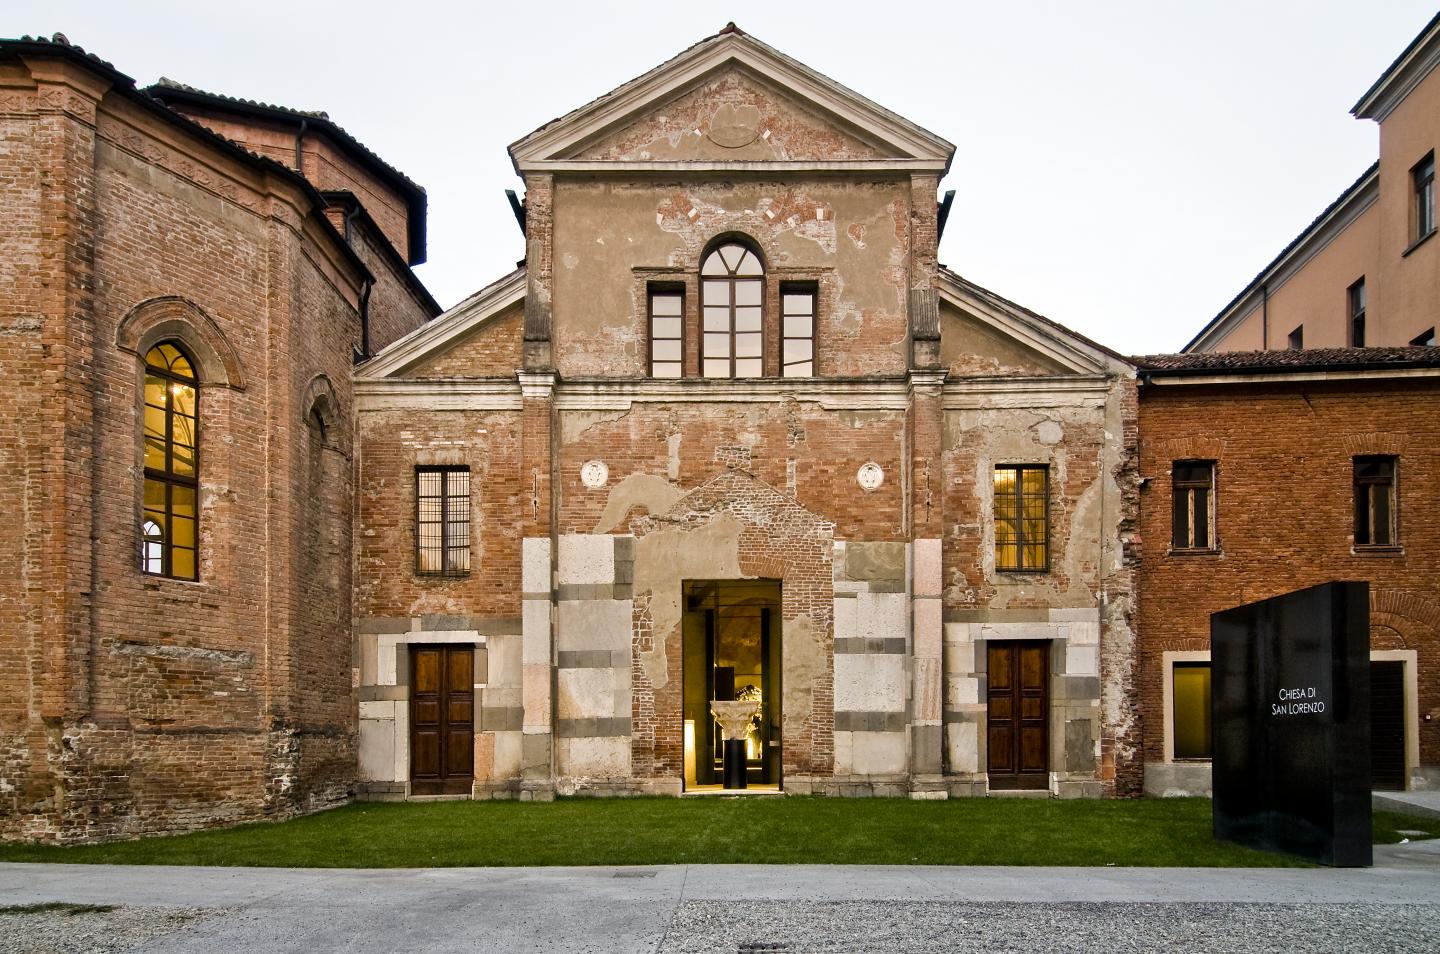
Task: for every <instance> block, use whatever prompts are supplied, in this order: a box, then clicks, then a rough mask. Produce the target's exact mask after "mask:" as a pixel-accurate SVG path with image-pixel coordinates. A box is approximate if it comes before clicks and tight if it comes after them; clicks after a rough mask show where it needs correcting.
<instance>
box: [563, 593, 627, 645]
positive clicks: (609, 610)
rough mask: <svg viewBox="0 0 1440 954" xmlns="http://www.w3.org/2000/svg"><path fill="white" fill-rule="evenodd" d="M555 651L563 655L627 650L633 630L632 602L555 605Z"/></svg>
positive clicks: (604, 601)
mask: <svg viewBox="0 0 1440 954" xmlns="http://www.w3.org/2000/svg"><path fill="white" fill-rule="evenodd" d="M555 612H556V614H557V615H558V616H559V620H558V621H557V622H558V624H559V625H558V630H559V634H558V639H559V645H558V648H559V649H560V650H562V651H567V650H583V649H603V650H610V651H611V652H614V651H616V650H620V651H628V650H629V649H630V642H631V634H632V631H633V630H634V628H635V607H634V603H633V601H631V600H561V601H560V602H559V603H558V604H556V608H555Z"/></svg>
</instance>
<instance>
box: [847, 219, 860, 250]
mask: <svg viewBox="0 0 1440 954" xmlns="http://www.w3.org/2000/svg"><path fill="white" fill-rule="evenodd" d="M845 234H846V235H848V236H849V237H850V241H851V242H852V243H854V245H855V247H856V248H861V249H863V248H864V247H865V223H864V222H856V223H854V224H853V225H851V226H850V227H849V228H847V229H846V230H845Z"/></svg>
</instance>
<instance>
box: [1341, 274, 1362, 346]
mask: <svg viewBox="0 0 1440 954" xmlns="http://www.w3.org/2000/svg"><path fill="white" fill-rule="evenodd" d="M1345 297H1346V300H1347V301H1348V303H1349V305H1350V347H1352V348H1363V347H1365V279H1363V278H1362V279H1360V280H1359V281H1358V282H1356V283H1355V284H1353V285H1351V286H1350V287H1349V289H1347V290H1346V293H1345Z"/></svg>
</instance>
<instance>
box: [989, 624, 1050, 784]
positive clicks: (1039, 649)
mask: <svg viewBox="0 0 1440 954" xmlns="http://www.w3.org/2000/svg"><path fill="white" fill-rule="evenodd" d="M986 676H987V679H988V683H989V688H988V689H987V691H986V698H985V711H986V722H987V726H988V729H987V733H986V748H987V752H988V760H989V763H988V766H987V768H988V771H989V774H990V787H991V788H992V789H1036V788H1040V789H1043V788H1048V787H1049V785H1050V759H1049V751H1050V644H1049V643H1048V642H1016V641H1003V642H1002V641H997V642H991V643H987V644H986Z"/></svg>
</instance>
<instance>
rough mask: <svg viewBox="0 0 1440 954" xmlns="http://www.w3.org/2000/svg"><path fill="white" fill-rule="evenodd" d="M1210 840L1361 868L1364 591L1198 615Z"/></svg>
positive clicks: (1365, 772) (1366, 791)
mask: <svg viewBox="0 0 1440 954" xmlns="http://www.w3.org/2000/svg"><path fill="white" fill-rule="evenodd" d="M1210 687H1211V697H1210V700H1211V701H1210V706H1211V720H1212V726H1213V731H1214V735H1213V740H1214V743H1213V744H1214V749H1213V758H1212V762H1211V767H1212V770H1213V772H1214V777H1213V790H1214V813H1215V837H1217V838H1223V839H1225V840H1227V841H1234V842H1239V843H1240V844H1244V845H1250V846H1252V847H1256V848H1265V849H1269V850H1272V851H1283V852H1288V853H1290V854H1295V855H1300V856H1302V857H1305V858H1309V859H1311V860H1313V861H1318V862H1320V863H1321V864H1326V865H1334V866H1337V867H1354V866H1363V865H1369V864H1371V862H1372V855H1371V848H1370V587H1369V585H1368V584H1366V583H1326V584H1323V585H1321V586H1314V587H1311V588H1309V589H1306V590H1298V591H1296V592H1294V593H1288V594H1286V595H1284V596H1277V597H1275V598H1273V599H1268V600H1262V601H1260V602H1259V603H1250V604H1248V605H1246V606H1239V607H1236V608H1235V609H1231V610H1226V611H1225V612H1223V613H1216V614H1214V615H1213V616H1211V617H1210Z"/></svg>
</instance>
